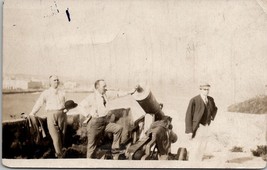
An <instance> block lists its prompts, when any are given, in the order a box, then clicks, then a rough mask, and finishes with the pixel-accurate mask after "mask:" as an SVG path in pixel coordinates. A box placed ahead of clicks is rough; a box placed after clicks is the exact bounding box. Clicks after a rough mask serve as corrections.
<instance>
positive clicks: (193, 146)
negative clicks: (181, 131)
mask: <svg viewBox="0 0 267 170" xmlns="http://www.w3.org/2000/svg"><path fill="white" fill-rule="evenodd" d="M210 137H211V132H210V128H209V126H208V125H206V126H203V125H201V124H200V125H199V128H198V129H197V132H196V135H195V137H194V138H193V139H191V140H189V143H188V144H189V145H190V146H189V148H188V150H189V161H194V162H195V161H202V159H203V156H204V154H205V152H206V149H207V143H208V140H209V138H210Z"/></svg>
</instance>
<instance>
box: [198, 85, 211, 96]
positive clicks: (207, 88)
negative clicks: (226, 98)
mask: <svg viewBox="0 0 267 170" xmlns="http://www.w3.org/2000/svg"><path fill="white" fill-rule="evenodd" d="M209 91H210V88H209V87H202V88H201V89H200V92H201V94H202V95H204V96H208V95H209Z"/></svg>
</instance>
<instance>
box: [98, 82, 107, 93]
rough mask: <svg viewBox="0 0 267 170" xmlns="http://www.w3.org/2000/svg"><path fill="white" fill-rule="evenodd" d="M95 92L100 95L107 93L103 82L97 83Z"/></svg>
mask: <svg viewBox="0 0 267 170" xmlns="http://www.w3.org/2000/svg"><path fill="white" fill-rule="evenodd" d="M97 90H98V92H99V93H100V94H102V95H103V94H105V93H106V91H107V85H106V83H105V81H100V82H99V85H98V88H97Z"/></svg>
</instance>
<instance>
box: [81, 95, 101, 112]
mask: <svg viewBox="0 0 267 170" xmlns="http://www.w3.org/2000/svg"><path fill="white" fill-rule="evenodd" d="M94 103H95V101H94V99H93V94H90V95H89V96H87V97H86V98H85V99H83V100H82V101H81V102H80V103H79V104H78V110H79V112H80V114H82V115H83V116H85V117H90V116H92V115H95V114H97V113H96V112H97V109H96V107H95V104H94Z"/></svg>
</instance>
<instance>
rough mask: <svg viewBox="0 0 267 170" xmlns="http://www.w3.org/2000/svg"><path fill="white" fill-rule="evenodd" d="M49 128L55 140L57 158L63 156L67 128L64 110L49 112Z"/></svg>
mask: <svg viewBox="0 0 267 170" xmlns="http://www.w3.org/2000/svg"><path fill="white" fill-rule="evenodd" d="M47 127H48V131H49V133H50V136H51V138H52V140H53V145H54V148H55V152H56V156H57V157H59V158H60V157H61V156H62V154H63V153H62V147H63V143H64V137H65V133H66V127H67V115H66V113H63V111H62V110H55V111H47Z"/></svg>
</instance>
